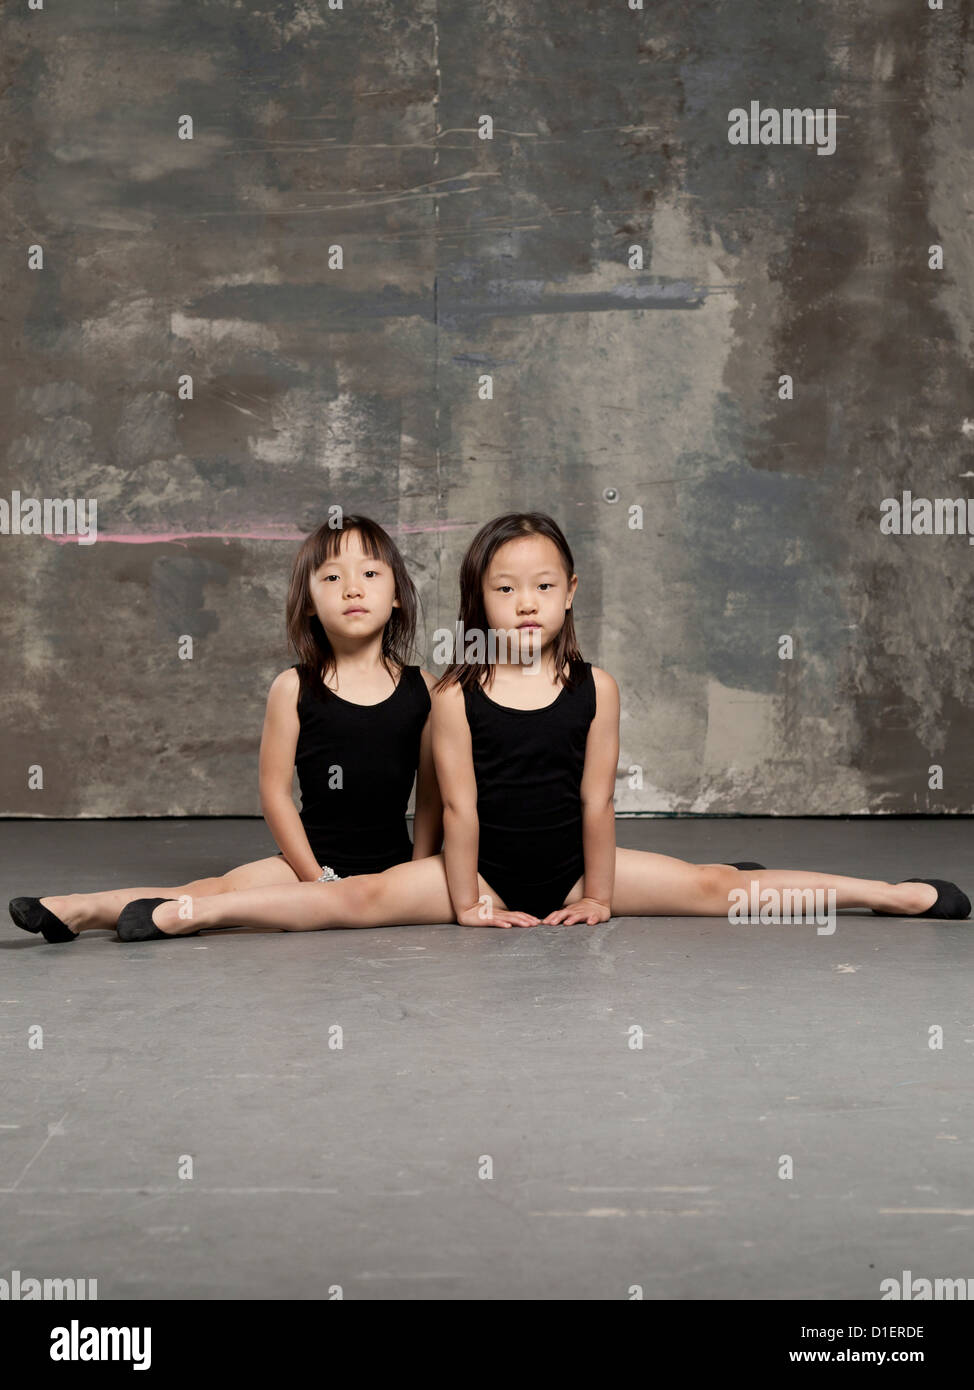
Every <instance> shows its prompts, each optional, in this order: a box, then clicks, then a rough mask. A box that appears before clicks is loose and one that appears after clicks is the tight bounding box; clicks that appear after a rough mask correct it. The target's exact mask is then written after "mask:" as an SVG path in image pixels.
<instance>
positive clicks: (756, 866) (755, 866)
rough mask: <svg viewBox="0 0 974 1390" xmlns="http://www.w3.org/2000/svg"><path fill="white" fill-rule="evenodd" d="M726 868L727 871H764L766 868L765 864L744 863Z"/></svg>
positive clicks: (729, 865)
mask: <svg viewBox="0 0 974 1390" xmlns="http://www.w3.org/2000/svg"><path fill="white" fill-rule="evenodd" d="M727 867H728V869H766V868H767V867H768V866H767V864H748V863H747V862H746V861H745V862H744V863H743V864H728V865H727Z"/></svg>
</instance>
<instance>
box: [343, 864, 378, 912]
mask: <svg viewBox="0 0 974 1390" xmlns="http://www.w3.org/2000/svg"><path fill="white" fill-rule="evenodd" d="M382 887H383V885H382V875H381V874H357V875H356V876H355V877H354V878H346V879H343V880H342V882H341V885H340V888H339V892H340V894H341V898H342V906H343V907H344V908H345V910H346V911H347V912H348V914H349V915H350V916H351V917H353V918H359V917H368V916H369V915H370V913H372V912H374V911H375V910H376V908H377V907H378V905H379V903H380V901H381V898H382Z"/></svg>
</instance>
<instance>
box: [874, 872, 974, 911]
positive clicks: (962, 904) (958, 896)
mask: <svg viewBox="0 0 974 1390" xmlns="http://www.w3.org/2000/svg"><path fill="white" fill-rule="evenodd" d="M900 883H929V885H930V887H931V888H936V890H937V900H936V902H935V903H934V904H933V906H932V907H928V908H926V909H925V910H924V911H923V912H883V911H882V910H881V909H880V908H878V907H874V908H873V912H875V914H876V916H877V917H940V918H942V919H944V920H945V921H946V920H963V918H965V917H970V915H971V900H970V898H969V897H968V896H967V894H966V893H962V892H961V890H960V889H959V888H958V887H957V884H956V883H951V882H950V880H949V879H946V878H901V879H900Z"/></svg>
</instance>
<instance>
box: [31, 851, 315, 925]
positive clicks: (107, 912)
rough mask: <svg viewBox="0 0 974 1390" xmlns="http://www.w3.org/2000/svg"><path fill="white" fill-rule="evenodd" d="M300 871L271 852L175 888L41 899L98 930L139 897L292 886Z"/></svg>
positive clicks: (69, 919) (64, 916) (65, 917)
mask: <svg viewBox="0 0 974 1390" xmlns="http://www.w3.org/2000/svg"><path fill="white" fill-rule="evenodd" d="M298 882H299V879H298V876H297V874H296V873H295V872H294V870H293V869H292V868H291V866H290V864H289V863H288V862H287V860H286V859H282V858H280V856H278V855H272V856H271V857H270V858H269V859H255V860H254V861H253V862H252V863H250V864H241V865H240V866H239V868H236V869H230V870H229V871H228V872H227V873H225V874H218V875H215V876H213V877H211V878H197V879H193V880H192V882H190V883H182V884H179V885H178V886H176V887H174V888H109V889H108V890H107V891H105V892H100V893H68V894H65V895H63V896H61V897H50V898H41V900H40V901H41V903H42V904H43V905H44V907H46V908H48V910H49V911H51V912H53V913H54V915H55V917H60V919H61V921H62V922H64V923H65V925H66V926H68V927H70V928H71V930H72V931H75V932H83V931H95V930H101V931H105V930H106V929H108V930H111V929H113V928H114V926H115V923H116V921H117V920H118V914H119V913H120V912H121V910H122V908H123V907H125V906H126V904H128V903H130V902H133V901H134V900H135V899H136V898H178V897H182V896H185V895H189V896H192V897H196V896H200V897H202V896H203V895H204V894H206V895H209V894H214V893H231V892H235V891H239V890H240V889H248V888H269V887H274V886H284V885H293V884H296V883H298Z"/></svg>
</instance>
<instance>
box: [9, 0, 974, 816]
mask: <svg viewBox="0 0 974 1390" xmlns="http://www.w3.org/2000/svg"><path fill="white" fill-rule="evenodd" d="M944 4H945V8H944V9H943V10H942V11H931V10H929V9H928V8H927V7H926V4H925V3H924V0H885V2H883V3H879V0H874V3H872V4H871V5H869V6H866V7H858V6H856V7H851V6H849V5H848V3H846V0H809V3H803V4H799V3H797V2H795V0H792V2H791V3H782V2H781V0H748V3H743V0H740V3H723V4H722V3H717V0H696V2H695V3H694V4H693V5H687V4H686V3H685V0H673V2H672V3H660V0H647V4H646V7H645V9H644V10H635V11H634V10H631V9H630V8H629V7H628V5H627V3H626V0H615V2H614V3H609V2H608V0H604V2H603V3H593V2H592V0H574V3H572V4H571V5H568V4H565V3H564V2H563V0H560V2H558V3H556V0H485V3H482V4H477V3H470V0H438V3H435V2H434V0H396V3H393V0H371V2H370V0H360V2H359V3H355V0H346V3H345V4H344V8H343V9H341V10H337V11H336V10H332V9H330V8H329V6H328V4H327V3H326V0H287V2H286V3H280V4H275V5H273V6H266V7H261V6H259V5H254V4H249V3H240V2H239V0H237V3H229V0H227V2H226V3H208V4H192V5H190V4H185V3H176V2H175V0H154V2H152V3H142V4H140V5H138V6H134V5H126V4H115V3H113V0H76V3H74V4H72V5H71V6H63V5H60V4H57V3H53V0H47V3H45V5H44V8H43V9H42V10H40V11H36V10H29V9H28V8H27V5H26V3H23V4H20V5H19V6H18V7H17V9H16V12H15V13H14V12H10V13H8V14H6V15H5V17H4V21H3V24H4V42H3V45H2V58H0V62H2V74H0V75H2V84H0V93H2V96H0V102H2V110H0V116H2V130H3V141H2V144H3V161H2V163H0V179H2V180H3V187H2V192H0V197H2V216H3V220H4V226H5V238H4V241H3V244H2V253H0V254H2V262H0V273H2V279H3V299H2V302H3V317H4V320H5V325H4V327H5V332H4V335H3V338H2V342H0V352H2V355H3V360H2V369H0V376H2V392H3V395H2V409H0V430H2V444H3V456H4V465H3V485H2V486H0V497H2V498H4V499H5V500H6V501H7V503H8V505H9V504H10V503H11V502H12V500H13V493H14V492H15V491H16V492H19V493H20V495H21V498H35V499H39V500H42V499H45V498H48V499H50V498H65V497H76V498H96V499H97V507H98V510H97V526H98V540H97V541H96V543H95V544H93V545H82V544H79V543H78V538H77V537H64V536H62V537H60V538H57V537H54V538H45V537H44V536H42V535H41V536H37V535H24V534H20V535H16V534H9V535H0V588H2V593H3V618H2V632H3V639H4V643H3V650H4V656H5V660H4V662H3V666H2V675H0V682H2V696H0V698H2V709H3V721H2V722H3V744H2V747H0V765H2V779H3V780H2V788H0V812H3V813H5V814H16V815H23V814H36V815H63V816H78V815H131V814H193V813H203V814H207V813H212V814H241V813H250V812H256V811H257V809H258V802H257V767H256V752H257V744H258V739H259V733H260V722H261V716H262V711H263V701H264V697H265V694H266V689H267V686H268V684H269V682H270V680H271V679H272V677H273V675H274V674H275V672H276V671H278V670H279V669H281V667H282V666H283V665H286V664H288V662H289V657H288V655H287V652H286V649H285V643H284V632H283V605H284V595H285V586H286V580H287V574H288V569H289V566H290V562H291V558H292V555H293V553H294V551H295V548H296V542H297V539H298V538H299V537H300V536H301V535H302V534H304V533H305V532H307V531H308V530H310V529H311V528H312V527H313V526H314V525H315V524H316V523H317V522H318V521H319V520H321V519H322V518H323V517H324V515H325V510H326V507H327V506H328V505H329V504H332V503H340V504H341V505H342V506H344V507H345V508H346V509H347V510H363V511H366V512H367V513H370V514H372V515H374V516H375V517H377V519H379V520H381V521H382V522H383V523H384V524H386V525H387V526H388V527H389V528H390V529H391V530H392V531H393V532H394V533H395V534H396V535H397V537H398V538H399V540H400V543H401V544H402V546H403V549H404V551H405V553H406V556H407V559H408V561H409V563H410V565H411V568H412V571H413V573H414V575H415V577H416V579H417V582H418V584H419V587H420V589H421V592H422V595H423V599H424V604H425V610H426V619H427V636H430V635H431V634H432V631H433V629H434V628H435V627H437V626H440V625H448V624H449V623H451V622H452V619H453V617H454V616H455V575H456V567H457V563H458V560H459V557H460V555H461V553H462V551H463V548H464V546H465V545H466V543H467V541H468V540H469V539H470V537H471V536H472V535H473V533H474V531H475V530H476V529H477V527H478V526H479V525H480V524H481V523H482V522H483V521H484V520H486V519H487V518H488V517H490V516H492V515H494V514H496V513H497V512H500V511H504V510H508V509H510V508H522V507H523V508H540V509H546V510H550V511H551V512H552V513H553V514H554V515H555V516H556V517H557V519H558V520H559V521H560V522H561V524H562V525H563V526H564V528H565V530H566V532H567V534H568V536H569V539H570V541H571V543H572V544H573V546H574V549H575V552H576V559H577V563H578V571H579V575H580V591H579V599H578V605H577V613H578V616H579V629H580V634H581V638H582V644H583V650H584V652H585V654H586V655H587V656H588V657H589V658H590V659H592V660H594V661H596V662H598V663H599V664H602V665H604V666H606V667H607V668H608V669H609V670H610V671H612V672H613V674H615V675H616V676H617V678H618V679H619V681H620V684H621V686H622V692H623V724H622V738H623V749H622V758H621V763H622V765H623V767H624V768H625V769H628V768H629V767H630V766H638V767H639V768H640V769H641V775H642V786H641V787H640V786H638V785H632V786H631V785H630V782H632V783H637V782H638V780H639V778H638V776H636V775H635V774H634V775H633V776H631V777H630V775H629V774H628V772H627V773H626V775H625V776H623V777H621V778H620V783H619V787H620V791H619V797H618V805H619V808H620V809H621V810H671V811H679V810H689V811H711V812H714V811H725V812H780V813H782V814H796V813H805V814H808V813H840V812H861V811H904V812H906V811H917V810H920V811H927V810H929V811H956V810H962V811H971V810H972V809H974V740H972V737H971V734H972V730H974V719H972V689H971V671H972V620H971V611H972V605H971V602H970V600H971V551H970V549H969V546H968V541H967V539H966V537H965V536H963V535H896V534H883V533H882V532H881V530H880V517H881V503H882V501H883V499H884V498H887V497H891V498H897V499H899V498H902V494H903V492H904V491H905V490H909V491H910V492H911V493H912V494H913V496H914V498H924V499H936V498H954V497H966V495H967V493H968V492H971V493H972V495H974V488H972V486H971V481H970V480H971V478H972V477H974V420H972V419H971V418H970V417H971V416H974V392H972V385H974V382H972V362H974V359H972V354H971V334H972V324H974V315H972V309H974V304H972V288H974V232H972V228H974V222H972V218H971V212H972V192H971V190H972V189H974V158H972V153H971V147H970V139H969V135H970V131H971V130H972V129H974V95H972V93H974V86H972V81H971V77H970V73H969V66H970V57H971V47H970V38H971V35H970V24H971V12H970V10H969V9H968V8H966V7H961V6H960V5H959V4H957V3H956V0H944ZM752 100H755V101H758V102H759V103H761V106H762V107H764V108H776V109H779V110H780V109H782V108H790V107H810V108H821V109H822V111H823V113H825V112H827V111H828V110H829V109H834V111H835V113H836V120H835V134H836V140H835V150H834V153H832V154H828V155H823V154H819V153H818V152H817V148H818V147H817V145H816V144H806V145H791V146H785V145H780V144H779V145H774V144H757V145H750V144H748V145H733V144H731V143H730V142H729V139H728V131H729V129H730V126H729V121H728V113H729V112H730V111H731V110H732V109H733V108H737V107H745V108H747V107H749V103H750V102H751V101H752ZM184 115H191V116H192V118H193V138H192V139H191V140H188V139H180V138H178V123H179V120H180V117H182V116H184ZM484 115H489V116H491V117H492V119H493V138H492V139H489V140H487V139H482V138H480V133H481V117H482V116H484ZM826 119H827V118H826ZM825 132H826V125H825V124H823V126H822V135H823V137H824V135H825ZM816 138H817V137H816ZM822 143H823V142H822V141H819V144H822ZM823 147H824V145H823ZM333 245H340V246H341V247H342V248H343V256H344V264H343V268H342V269H340V270H339V269H334V268H330V266H329V247H331V246H333ZM932 245H940V246H942V247H943V257H944V265H943V268H942V269H934V268H931V267H930V252H929V248H930V247H931V246H932ZM33 246H40V247H41V248H42V251H43V266H42V268H41V267H39V266H38V267H37V268H28V256H29V255H30V249H29V248H31V247H33ZM633 246H638V247H641V248H642V252H643V257H644V260H643V266H642V268H641V269H639V268H633V267H632V266H631V264H630V260H631V252H630V248H631V247H633ZM34 254H35V265H36V253H34ZM186 373H188V374H191V375H192V377H193V381H194V397H193V399H192V400H191V401H189V400H181V399H180V398H179V393H178V383H179V379H180V376H181V375H182V374H186ZM482 374H490V375H492V377H493V386H494V395H493V399H492V400H481V399H479V398H478V379H479V378H480V376H481V375H482ZM784 374H787V375H790V376H791V377H792V378H793V399H790V400H788V399H781V398H780V394H779V392H780V388H779V378H780V377H781V376H782V375H784ZM607 490H608V492H607ZM612 490H614V492H613V491H612ZM613 496H614V497H615V498H616V500H614V501H613V500H606V499H607V497H608V498H612V497H613ZM633 506H637V507H641V508H642V509H643V511H642V519H643V525H642V529H632V518H636V519H637V520H638V513H633V512H632V511H631V510H630V509H631V508H632V507H633ZM972 529H974V515H972ZM183 634H189V635H192V636H193V638H194V652H195V654H194V659H193V660H192V661H183V660H180V659H179V657H178V651H177V644H178V639H179V637H180V636H181V635H183ZM783 635H788V636H790V637H791V638H792V639H793V644H794V651H793V655H792V656H791V658H790V659H784V660H783V659H781V655H780V652H781V642H780V639H781V638H782V636H783ZM426 650H427V652H428V651H429V647H427V649H426ZM36 765H40V766H41V767H42V768H43V783H44V785H43V789H34V790H31V789H29V788H28V771H27V770H28V767H30V766H36ZM933 765H939V766H941V767H942V768H943V786H942V788H940V787H937V786H936V785H935V786H934V787H933V788H931V786H930V785H929V784H930V782H931V780H933V781H934V783H936V781H937V776H936V774H933V775H931V774H930V772H929V768H930V767H931V766H933Z"/></svg>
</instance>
